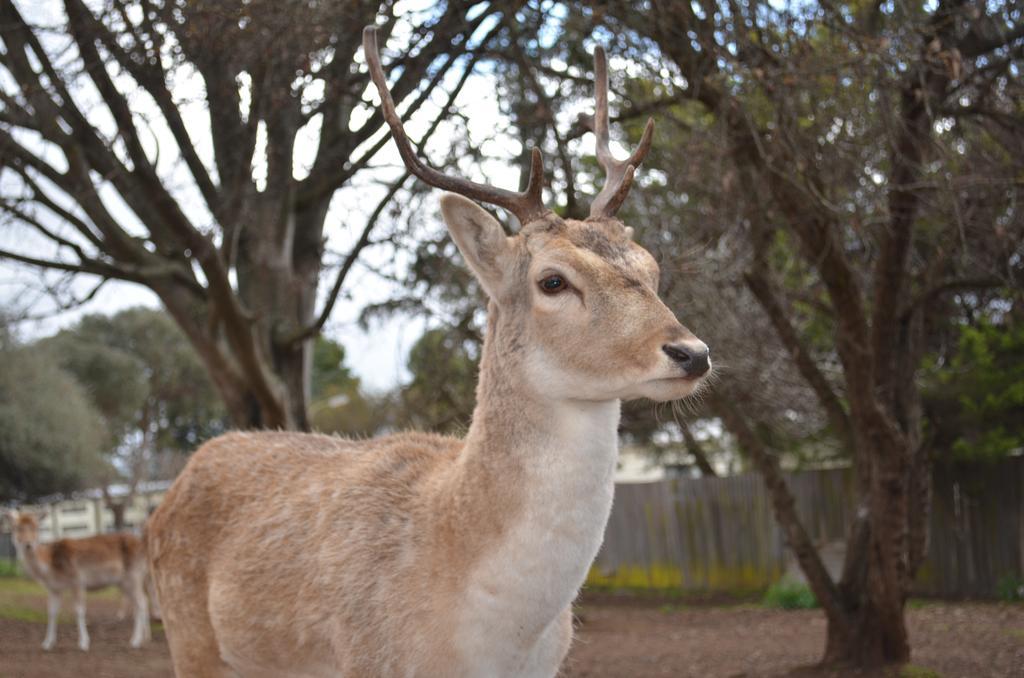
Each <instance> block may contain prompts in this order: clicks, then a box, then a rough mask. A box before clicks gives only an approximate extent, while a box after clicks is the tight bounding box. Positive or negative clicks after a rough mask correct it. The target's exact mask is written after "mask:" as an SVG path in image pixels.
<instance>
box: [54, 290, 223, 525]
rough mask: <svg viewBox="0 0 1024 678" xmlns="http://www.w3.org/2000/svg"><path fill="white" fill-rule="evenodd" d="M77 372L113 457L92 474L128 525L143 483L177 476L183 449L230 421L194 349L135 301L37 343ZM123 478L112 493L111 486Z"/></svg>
mask: <svg viewBox="0 0 1024 678" xmlns="http://www.w3.org/2000/svg"><path fill="white" fill-rule="evenodd" d="M38 348H39V350H43V351H46V352H48V353H49V355H51V356H52V357H53V359H54V360H55V362H56V363H58V364H59V365H61V366H62V367H63V368H64V369H66V370H67V371H68V372H70V373H71V374H73V375H74V376H75V378H76V379H77V380H78V382H79V383H80V384H81V385H82V386H83V387H84V389H85V390H86V392H87V393H88V394H89V398H90V400H92V402H93V404H94V406H95V407H96V409H97V410H98V411H99V413H100V415H101V416H102V418H103V421H104V423H105V429H106V431H107V440H106V441H105V443H104V444H103V445H101V446H100V449H101V450H102V451H103V452H104V454H105V455H107V458H109V459H110V460H112V461H113V462H114V464H113V466H108V467H106V469H105V471H104V472H103V474H102V475H98V476H96V477H94V478H92V480H93V482H98V483H99V484H100V486H101V488H102V490H103V494H104V499H105V502H106V504H107V507H108V508H109V509H110V510H111V511H112V512H113V514H114V524H115V528H117V529H121V528H122V527H123V526H124V511H125V509H126V508H127V507H128V506H130V505H131V503H132V500H133V499H134V496H135V492H136V490H137V487H138V485H139V483H140V482H142V481H144V480H151V479H156V478H172V477H174V476H175V475H176V474H177V472H178V471H179V470H180V469H181V467H182V466H183V465H184V461H185V459H186V455H187V454H188V453H190V452H192V451H193V450H194V449H195V448H196V447H198V446H199V444H200V443H201V442H203V441H204V440H206V439H207V438H210V437H212V436H214V435H216V434H217V433H219V432H221V431H223V430H224V428H225V423H226V422H225V414H224V411H223V407H222V405H221V403H220V402H219V399H218V398H217V396H216V393H215V391H214V389H213V385H212V384H211V383H210V380H209V378H208V377H207V375H206V372H205V370H204V369H203V367H202V365H201V363H200V362H199V358H198V356H197V355H196V353H195V351H194V350H193V349H192V347H191V346H190V345H189V343H188V341H187V339H186V338H185V336H184V335H183V334H182V333H181V331H180V330H179V329H178V327H177V326H176V325H175V324H174V321H173V320H171V319H170V318H169V317H168V316H167V314H165V313H163V312H162V311H157V310H152V309H146V308H133V309H128V310H125V311H121V312H120V313H118V314H116V315H113V316H105V315H88V316H85V317H83V318H82V319H81V321H79V322H78V323H77V324H76V325H75V326H74V327H71V328H69V329H66V330H62V331H61V332H59V333H58V334H57V335H55V336H53V337H50V338H48V339H44V340H42V341H41V342H39V344H38ZM115 482H124V483H126V484H127V485H128V491H127V492H126V493H122V494H120V495H118V496H115V495H114V493H112V492H111V491H110V488H109V487H108V486H109V485H110V484H112V483H115Z"/></svg>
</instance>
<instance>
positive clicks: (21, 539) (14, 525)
mask: <svg viewBox="0 0 1024 678" xmlns="http://www.w3.org/2000/svg"><path fill="white" fill-rule="evenodd" d="M7 520H8V521H9V522H10V524H11V534H12V536H13V538H14V541H15V543H17V544H22V545H31V544H35V543H37V542H38V541H39V519H38V518H37V517H36V516H35V514H33V513H31V512H28V511H15V510H11V511H8V513H7Z"/></svg>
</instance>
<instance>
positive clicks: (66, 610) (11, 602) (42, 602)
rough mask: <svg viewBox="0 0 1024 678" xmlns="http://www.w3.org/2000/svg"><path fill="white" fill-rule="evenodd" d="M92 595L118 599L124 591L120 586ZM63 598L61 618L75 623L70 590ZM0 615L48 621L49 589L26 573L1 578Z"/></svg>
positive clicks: (91, 597) (0, 616) (99, 597)
mask: <svg viewBox="0 0 1024 678" xmlns="http://www.w3.org/2000/svg"><path fill="white" fill-rule="evenodd" d="M88 595H89V600H117V599H118V598H119V597H120V595H121V592H120V591H118V590H117V589H116V588H107V589H103V590H102V591H94V592H91V593H89V594H88ZM63 598H64V605H63V608H62V610H61V615H60V622H61V623H62V624H64V623H71V622H73V621H74V614H73V610H72V603H71V597H70V594H69V593H68V592H65V593H64V596H63ZM0 619H10V620H12V621H26V622H33V623H40V624H42V623H45V622H46V589H44V588H43V587H42V586H41V585H39V584H37V583H36V582H34V581H32V580H31V579H25V578H23V577H2V578H0Z"/></svg>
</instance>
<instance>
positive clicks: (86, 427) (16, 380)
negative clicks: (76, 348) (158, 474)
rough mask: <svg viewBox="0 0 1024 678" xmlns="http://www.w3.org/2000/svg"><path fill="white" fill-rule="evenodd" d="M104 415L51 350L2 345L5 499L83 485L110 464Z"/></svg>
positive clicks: (0, 485) (1, 489) (0, 444)
mask: <svg viewBox="0 0 1024 678" xmlns="http://www.w3.org/2000/svg"><path fill="white" fill-rule="evenodd" d="M107 439H108V433H107V431H106V429H105V427H104V419H103V416H102V414H101V413H100V412H99V411H98V410H97V409H96V408H95V407H94V406H93V404H92V400H91V398H90V397H89V394H88V393H87V392H86V391H85V389H84V388H83V387H82V386H80V385H79V383H78V382H77V380H76V379H75V378H74V377H73V376H72V375H71V374H69V373H67V372H66V371H64V370H63V369H61V368H60V366H59V365H58V364H56V363H55V362H54V361H53V359H52V357H51V355H50V354H49V352H47V351H43V350H40V349H38V348H36V347H33V346H13V345H11V344H10V342H6V343H5V344H4V345H3V346H0V501H10V500H17V501H28V500H31V499H33V498H37V497H40V496H45V495H48V494H54V493H61V492H70V491H73V490H77V489H81V488H82V487H84V486H85V485H86V484H87V483H88V482H89V481H90V480H91V479H92V478H94V477H96V475H98V474H100V473H102V472H103V471H104V470H105V469H106V468H107V460H106V458H105V456H104V454H103V450H104V445H105V441H106V440H107Z"/></svg>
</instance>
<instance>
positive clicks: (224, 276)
mask: <svg viewBox="0 0 1024 678" xmlns="http://www.w3.org/2000/svg"><path fill="white" fill-rule="evenodd" d="M28 9H32V13H33V14H35V13H39V12H42V13H43V14H44V15H45V14H46V11H44V10H45V8H42V9H41V8H30V7H28V6H26V5H24V4H15V3H14V2H4V3H2V4H0V38H2V42H3V47H2V48H0V50H2V51H0V71H2V72H3V74H4V78H3V87H2V89H0V171H2V177H3V186H4V194H3V195H2V196H0V197H2V200H0V209H2V211H3V213H4V214H5V215H6V217H7V220H8V222H9V223H10V224H11V225H12V226H13V227H15V228H18V229H20V232H22V233H24V234H26V236H27V237H28V238H30V240H29V241H28V242H29V245H28V247H26V248H22V249H17V250H14V249H6V248H3V249H0V257H4V258H6V259H9V260H12V261H15V262H20V263H22V264H26V265H29V266H34V267H39V268H42V269H44V270H50V271H57V272H60V273H63V274H67V275H74V276H87V277H91V278H93V279H97V280H99V283H100V284H102V283H103V282H105V281H107V280H112V279H113V280H122V281H129V282H133V283H138V284H141V285H145V286H147V287H148V288H150V289H151V290H152V291H153V292H154V293H155V294H156V295H157V296H158V297H159V298H160V300H161V301H162V303H163V304H164V306H165V308H166V309H167V312H168V313H169V314H170V316H171V317H172V318H173V319H174V321H175V322H176V323H177V324H178V326H179V327H180V328H181V329H182V331H183V332H184V334H185V335H186V336H187V337H188V339H189V341H190V342H191V344H192V345H193V347H194V348H195V350H196V352H197V354H198V355H199V356H200V359H201V360H202V362H203V364H204V366H205V368H206V370H207V371H208V372H209V374H210V378H211V380H212V381H213V383H214V384H215V386H216V388H217V391H218V393H219V394H220V396H221V397H222V398H223V400H224V403H225V406H226V408H227V410H228V412H229V414H230V416H231V419H232V421H233V422H234V424H235V425H237V426H243V427H283V428H307V427H308V418H307V402H308V399H309V379H310V360H311V356H312V348H313V347H312V338H313V337H315V336H316V334H317V333H318V332H319V331H320V330H321V329H322V328H323V326H324V324H325V322H326V321H327V318H328V316H329V314H330V311H331V308H332V307H333V305H334V303H335V302H336V300H337V299H338V298H339V292H340V290H341V288H342V287H343V286H344V282H345V279H346V276H347V274H348V272H349V271H350V270H351V269H352V264H353V262H354V261H355V260H356V259H357V258H358V257H359V256H360V253H361V252H362V251H363V250H364V249H365V248H367V247H368V246H370V245H371V244H372V242H371V237H370V236H371V233H372V230H373V228H374V226H375V224H376V221H377V218H378V216H379V214H380V209H378V210H377V211H375V212H374V213H373V214H371V216H370V219H369V220H368V222H367V223H366V224H364V225H357V224H348V226H349V227H350V228H352V229H354V230H356V231H358V230H359V229H360V228H361V229H362V230H361V233H359V235H358V236H357V237H355V238H353V239H352V243H353V244H352V245H351V246H350V247H349V248H348V250H347V252H345V254H344V255H343V256H342V258H341V261H340V264H339V266H338V267H337V271H336V274H335V280H334V282H333V284H332V286H331V288H330V292H329V294H328V296H327V299H326V301H325V303H324V305H323V306H322V307H321V308H320V309H319V310H317V308H316V304H317V291H318V283H319V278H320V275H321V273H322V272H324V253H325V242H324V241H325V220H326V217H327V213H328V207H329V205H330V202H331V199H332V196H333V195H334V193H335V191H336V190H337V189H338V188H339V187H342V186H344V185H346V184H348V183H349V182H350V181H351V180H352V178H353V176H355V175H356V174H357V173H359V172H362V171H363V170H364V168H366V167H368V165H369V164H370V162H371V160H372V159H373V158H374V156H375V155H376V153H377V151H378V150H379V149H380V148H382V147H383V146H384V144H385V143H386V141H387V137H386V136H382V135H380V134H378V132H379V130H380V128H381V122H382V119H381V116H380V114H379V113H377V112H375V111H370V110H369V109H368V108H367V107H366V106H364V102H363V101H362V94H363V91H364V89H365V88H366V85H367V78H366V75H365V74H364V73H362V72H361V70H360V69H359V67H358V65H357V61H356V55H357V52H358V46H359V39H360V30H359V29H360V28H361V27H362V26H364V25H367V24H372V23H374V22H375V21H376V20H377V19H378V15H380V16H381V17H383V31H384V33H386V34H390V33H395V34H396V35H398V34H401V35H404V36H408V42H407V44H406V46H405V47H404V49H403V51H402V52H401V54H400V55H399V56H396V57H395V58H394V59H393V60H392V66H394V71H395V72H396V73H397V76H396V79H395V82H394V84H393V87H392V91H393V92H394V93H395V96H396V98H398V99H399V100H400V101H403V100H404V101H405V102H407V105H406V107H405V109H404V111H403V114H404V115H405V116H410V115H412V114H413V113H415V112H416V111H417V110H419V109H421V108H422V107H424V104H425V103H427V102H429V101H430V99H431V96H432V94H435V93H436V92H440V91H441V90H440V87H439V83H441V82H442V81H443V80H444V79H445V76H446V75H447V74H448V73H449V72H452V71H453V69H455V68H456V64H460V65H461V66H460V67H461V68H462V71H463V75H462V76H461V77H459V78H458V81H457V83H456V84H455V85H454V86H453V88H452V91H451V93H450V95H449V96H448V97H447V103H443V104H442V105H441V110H440V114H439V117H438V119H437V120H436V121H435V122H434V125H433V127H434V128H436V126H437V124H438V122H439V121H440V119H442V118H444V117H445V116H446V115H447V113H448V110H449V108H450V106H451V103H452V101H453V100H454V98H455V96H456V95H457V94H458V92H459V91H460V90H461V88H462V86H463V85H464V84H465V82H466V76H467V75H468V74H469V73H470V72H472V66H473V64H474V63H475V59H476V58H477V56H478V55H474V54H473V50H474V49H475V48H476V47H477V45H476V44H475V41H477V40H479V41H481V42H486V41H487V40H488V39H489V35H488V34H484V35H483V36H482V37H479V36H478V35H477V34H478V32H483V30H484V29H485V27H486V26H487V22H488V21H490V20H491V19H492V18H493V17H494V16H495V15H497V14H500V12H501V11H503V10H502V8H501V7H500V5H499V4H494V5H492V4H488V3H478V2H470V1H467V2H461V1H457V0H452V1H451V2H448V3H446V4H444V5H442V6H439V7H437V8H433V9H430V10H427V11H424V12H416V13H405V14H404V15H403V16H399V13H398V12H397V10H396V8H395V6H394V4H393V3H392V2H390V1H385V2H365V1H364V2H322V3H309V2H301V1H299V0H289V1H288V2H284V3H282V2H277V1H276V0H256V1H248V0H245V1H243V0H232V1H229V2H186V1H185V0H163V1H158V2H147V1H144V0H106V1H105V2H103V3H102V4H101V5H100V6H99V7H98V8H96V9H93V8H92V7H90V6H87V4H86V3H85V2H84V0H63V2H62V3H61V5H60V7H59V9H58V8H57V7H56V6H51V8H50V10H51V12H52V13H53V14H54V15H56V16H44V17H42V18H40V19H33V18H32V17H31V16H26V13H27V10H28ZM411 20H418V23H412V21H411ZM51 24H55V25H51ZM53 28H55V29H56V30H51V29H53ZM467 54H469V55H470V57H471V58H470V60H469V63H465V62H464V60H463V57H464V56H465V55H467ZM435 90H436V91H435ZM309 138H312V139H313V143H312V144H310V142H309V141H308V139H309ZM310 145H312V146H313V150H311V151H310V162H309V165H308V166H303V164H302V163H301V162H297V158H301V155H302V154H301V150H302V149H305V148H308V147H309V146H310ZM400 186H401V182H400V181H399V182H398V183H397V184H394V185H393V186H392V188H391V190H390V191H388V193H387V195H386V197H385V201H386V200H388V199H390V198H391V197H393V195H394V193H395V192H396V191H397V190H398V188H399V187H400ZM383 205H384V203H383V202H382V203H381V205H380V207H381V208H382V207H383Z"/></svg>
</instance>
